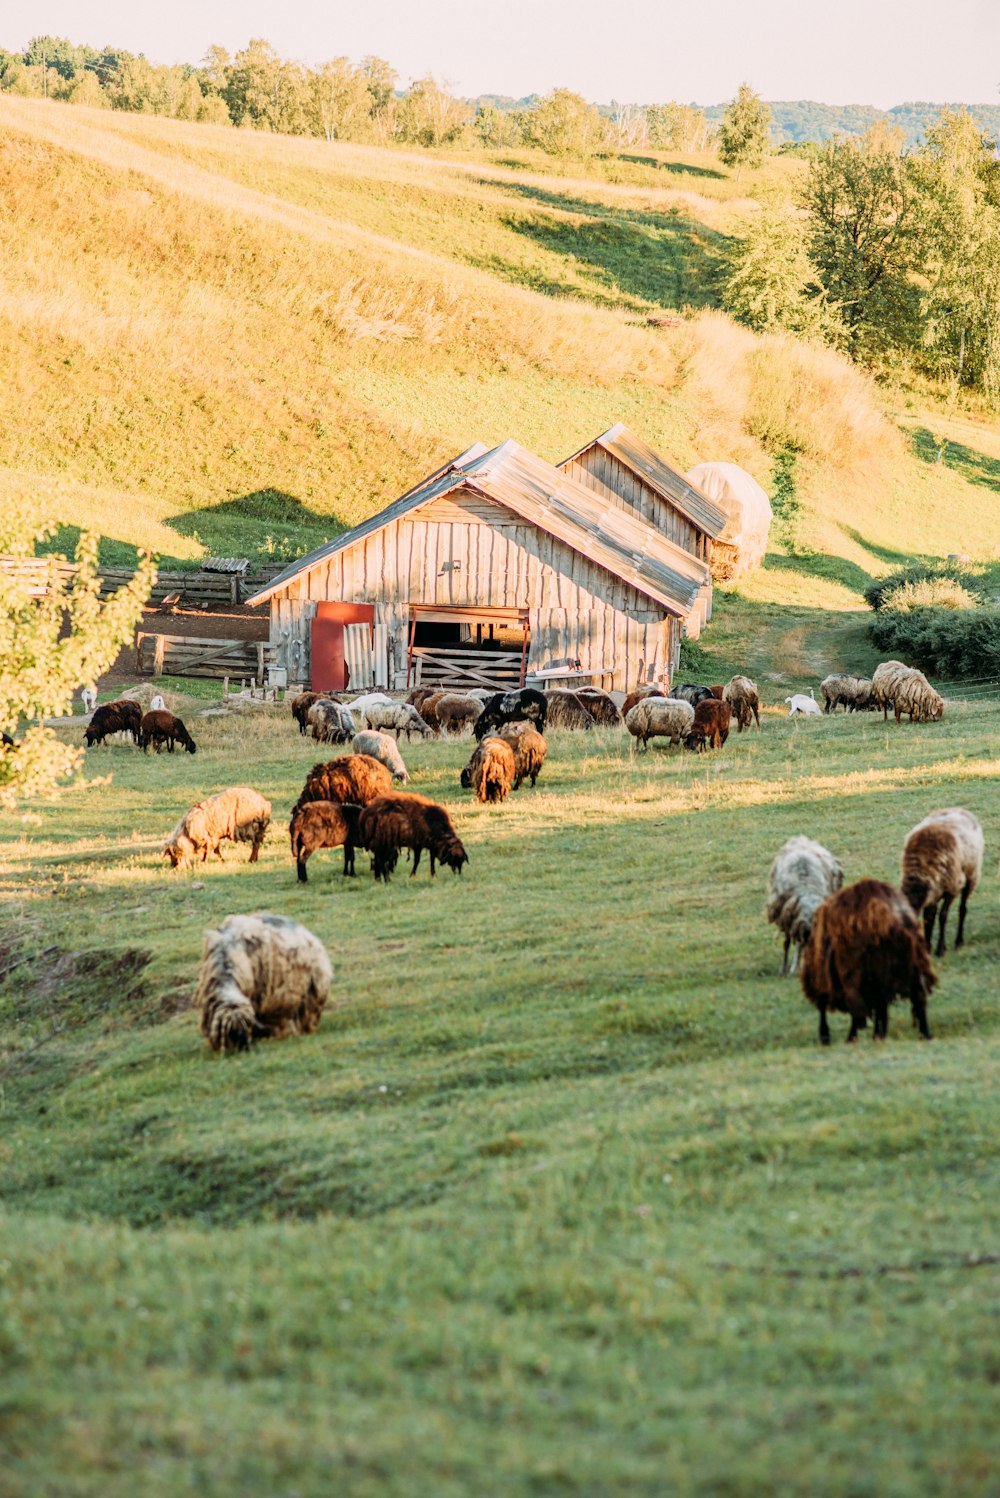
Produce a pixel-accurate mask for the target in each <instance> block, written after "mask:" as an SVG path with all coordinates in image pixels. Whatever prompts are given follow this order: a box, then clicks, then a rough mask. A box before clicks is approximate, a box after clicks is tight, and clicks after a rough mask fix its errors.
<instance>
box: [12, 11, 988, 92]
mask: <svg viewBox="0 0 1000 1498" xmlns="http://www.w3.org/2000/svg"><path fill="white" fill-rule="evenodd" d="M45 33H48V34H49V35H52V36H66V37H69V38H70V40H71V41H74V42H88V43H90V44H91V45H93V46H104V45H106V44H115V45H117V46H119V47H123V48H125V49H126V50H127V51H130V52H144V53H145V54H146V56H147V57H148V58H149V60H150V61H151V62H157V63H174V62H198V61H200V59H201V58H202V57H203V56H204V54H205V52H206V50H207V48H208V47H209V46H210V45H211V44H213V43H215V44H217V45H219V46H222V47H225V48H226V49H227V50H228V51H230V52H236V51H238V50H239V48H240V47H243V46H245V45H246V43H247V41H248V40H249V39H250V38H251V37H257V36H259V37H265V38H266V39H267V40H268V41H269V42H271V43H272V45H273V46H274V47H275V48H276V49H277V50H278V52H280V53H281V54H282V55H283V56H285V57H290V58H296V59H298V60H300V61H302V62H306V63H310V64H315V63H318V62H322V61H324V60H325V59H327V58H330V57H336V56H346V57H349V58H351V59H352V60H353V61H355V62H356V61H359V60H360V59H361V58H362V57H363V56H365V55H366V54H368V53H374V54H375V55H376V56H379V57H384V58H386V59H387V60H388V61H389V62H390V63H391V64H392V65H393V67H395V69H396V71H397V72H398V74H399V77H400V82H401V84H402V85H405V84H407V83H409V82H410V81H411V80H412V79H414V78H419V77H422V76H424V75H425V74H427V73H433V74H434V76H435V77H436V78H437V79H438V81H439V82H445V83H447V84H449V85H450V86H451V87H452V89H453V91H454V92H456V93H458V94H461V95H464V96H466V97H468V96H472V95H476V94H482V93H495V94H510V95H513V96H514V97H515V98H521V97H523V96H524V95H526V94H531V93H540V94H544V93H548V92H549V91H550V90H551V89H553V88H555V87H567V88H572V89H575V90H576V91H577V92H578V93H581V94H583V95H584V96H585V97H586V98H588V99H590V100H592V101H593V102H595V103H609V102H610V101H611V100H612V99H619V100H623V101H628V102H633V103H653V102H657V101H666V100H668V99H679V100H684V101H687V102H695V103H698V104H717V103H720V102H721V101H723V100H725V99H728V98H731V97H732V95H733V94H734V93H735V92H736V89H737V88H738V87H739V85H740V83H742V82H744V81H746V82H749V83H751V84H752V85H753V87H754V88H755V89H756V90H757V91H758V92H759V93H760V94H762V95H763V96H764V98H766V99H813V100H817V101H820V102H822V103H827V104H874V105H876V106H877V107H879V108H883V109H884V108H887V107H889V106H890V105H892V104H901V103H904V102H906V101H908V100H925V101H930V102H934V103H967V104H973V103H975V104H993V103H1000V0H823V3H818V0H707V3H704V0H703V3H701V4H699V3H697V0H695V3H692V0H682V3H678V0H613V3H610V4H609V3H608V0H603V3H599V0H500V3H499V4H494V5H486V4H477V3H476V0H376V3H372V0H369V3H368V4H365V3H363V0H361V3H359V0H353V3H350V4H347V3H345V0H325V3H319V0H282V3H281V4H274V3H273V0H272V3H265V0H240V3H239V4H237V3H235V0H171V3H170V4H169V5H157V6H149V5H137V4H136V3H135V0H2V3H0V46H2V47H5V48H7V49H8V50H15V49H18V48H23V47H24V46H25V44H26V43H27V41H28V40H29V38H30V37H32V36H37V35H41V34H45Z"/></svg>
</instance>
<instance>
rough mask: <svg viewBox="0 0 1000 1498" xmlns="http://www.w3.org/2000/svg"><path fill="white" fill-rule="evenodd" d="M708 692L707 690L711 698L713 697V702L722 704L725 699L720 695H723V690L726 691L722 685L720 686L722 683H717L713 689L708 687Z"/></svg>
mask: <svg viewBox="0 0 1000 1498" xmlns="http://www.w3.org/2000/svg"><path fill="white" fill-rule="evenodd" d="M708 690H709V691H710V692H711V694H712V696H713V697H714V698H715V700H716V701H717V702H723V701H724V700H725V699H724V697H723V695H722V694H723V693H724V692H725V690H726V689H725V687H724V686H723V685H722V683H721V682H720V683H718V684H717V685H716V686H714V687H709V689H708Z"/></svg>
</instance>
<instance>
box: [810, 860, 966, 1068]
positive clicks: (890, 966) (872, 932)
mask: <svg viewBox="0 0 1000 1498" xmlns="http://www.w3.org/2000/svg"><path fill="white" fill-rule="evenodd" d="M799 978H800V980H801V983H802V991H803V993H804V994H805V996H806V998H807V999H808V1000H809V1002H810V1003H811V1004H815V1006H816V1008H817V1009H818V1010H819V1038H820V1042H821V1044H823V1045H829V1044H830V1027H829V1025H828V1024H827V1021H826V1015H827V1010H833V1011H834V1013H839V1014H849V1015H850V1017H851V1029H850V1033H849V1034H848V1037H847V1038H848V1040H849V1041H850V1040H854V1039H855V1038H856V1036H857V1033H858V1031H859V1030H863V1029H864V1027H865V1025H866V1024H867V1023H868V1017H869V1015H873V1016H874V1019H875V1026H874V1039H875V1040H883V1039H884V1038H885V1036H886V1034H887V1032H888V1028H889V1005H890V1004H891V1003H892V1001H893V999H894V998H896V997H897V995H905V996H908V997H909V1000H910V1006H911V1009H912V1011H913V1022H914V1024H915V1025H916V1026H917V1028H918V1029H919V1031H920V1034H921V1035H922V1036H923V1038H924V1039H925V1040H930V1038H931V1032H930V1030H929V1029H928V1028H927V999H928V996H929V994H930V992H931V990H932V988H933V987H934V985H935V983H936V982H937V979H936V978H935V976H934V972H933V969H932V968H931V961H930V955H929V953H928V951H927V943H926V942H925V941H924V938H923V932H922V931H921V929H920V922H919V921H918V919H917V917H916V915H915V914H914V912H913V907H912V906H911V905H910V903H909V901H908V900H907V899H905V897H904V896H903V895H901V894H900V892H899V890H898V889H893V887H892V885H891V884H883V883H882V882H881V880H879V879H859V880H858V882H857V884H850V885H848V886H847V888H846V889H842V890H839V891H838V892H837V894H835V895H830V896H828V898H827V899H825V900H824V901H823V903H822V905H820V907H819V909H818V910H817V911H816V914H815V916H814V917H813V928H812V933H811V935H810V937H809V940H808V941H807V942H806V945H805V950H804V951H803V953H802V963H801V968H800V972H799Z"/></svg>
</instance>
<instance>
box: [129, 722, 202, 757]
mask: <svg viewBox="0 0 1000 1498" xmlns="http://www.w3.org/2000/svg"><path fill="white" fill-rule="evenodd" d="M139 744H140V746H141V748H142V752H143V753H144V754H145V753H146V751H147V750H148V749H149V746H150V744H152V746H153V748H154V749H155V751H156V753H157V754H159V752H160V749H161V747H162V745H164V744H166V746H167V753H168V754H173V752H174V745H175V744H183V745H184V748H185V749H186V750H187V752H188V754H194V752H195V749H196V748H197V745H196V744H195V741H194V739H193V738H192V737H191V735H190V734H189V733H188V731H187V729H186V728H185V727H184V724H183V723H182V722H181V720H180V718H177V717H175V716H174V714H173V713H167V712H156V713H143V716H142V722H141V723H140V724H139Z"/></svg>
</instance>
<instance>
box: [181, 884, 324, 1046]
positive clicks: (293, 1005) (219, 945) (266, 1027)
mask: <svg viewBox="0 0 1000 1498" xmlns="http://www.w3.org/2000/svg"><path fill="white" fill-rule="evenodd" d="M332 978H333V970H332V968H331V966H330V959H329V957H328V956H327V952H326V948H325V947H324V945H323V943H322V942H321V941H320V940H319V938H318V937H316V936H314V935H313V934H312V932H311V931H307V930H306V928H305V926H300V925H299V924H298V922H297V921H291V920H289V919H288V918H287V916H283V915H272V914H271V912H270V911H267V910H262V911H258V912H257V913H256V914H254V915H229V916H227V917H226V919H225V920H224V921H223V922H222V925H221V926H220V927H219V928H218V930H212V931H206V932H205V945H204V948H203V950H202V957H201V968H200V970H199V973H198V990H197V993H196V995H195V1001H196V1003H197V1004H198V1007H199V1008H200V1010H201V1030H202V1033H203V1034H204V1035H205V1036H206V1037H207V1039H208V1043H209V1045H210V1046H211V1047H212V1049H213V1050H215V1051H245V1050H247V1049H248V1047H249V1046H250V1044H251V1043H252V1042H253V1041H254V1040H256V1039H258V1038H267V1037H276V1038H282V1037H284V1036H286V1035H311V1034H312V1032H313V1031H314V1030H315V1029H316V1028H317V1026H318V1025H319V1021H320V1015H321V1014H322V1012H323V1006H324V1004H325V1003H326V1000H327V996H328V995H329V992H330V983H331V980H332Z"/></svg>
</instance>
